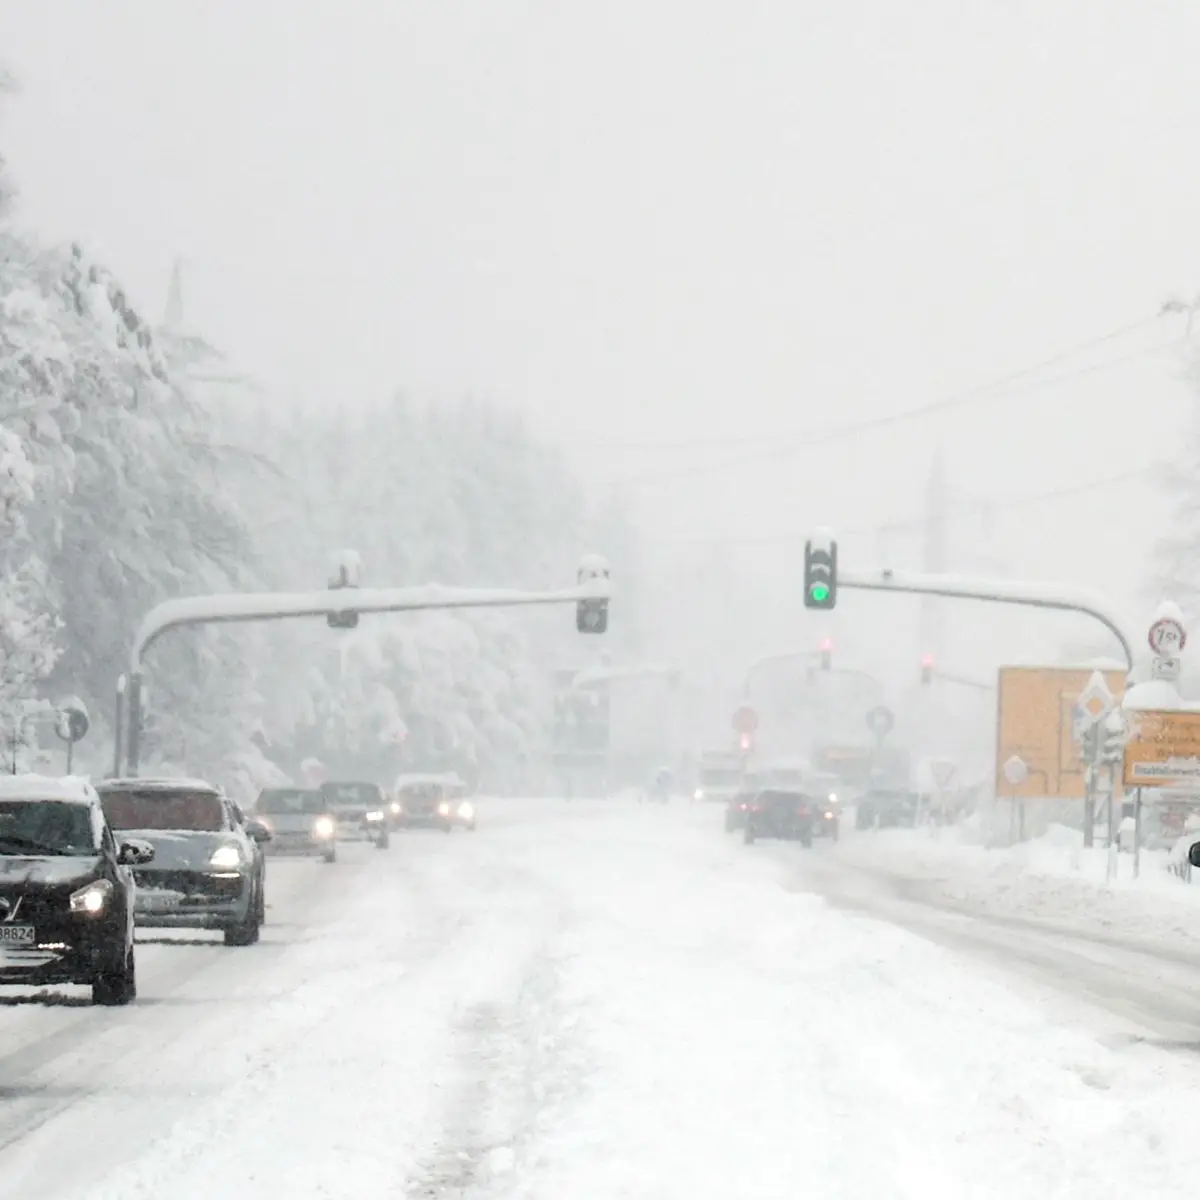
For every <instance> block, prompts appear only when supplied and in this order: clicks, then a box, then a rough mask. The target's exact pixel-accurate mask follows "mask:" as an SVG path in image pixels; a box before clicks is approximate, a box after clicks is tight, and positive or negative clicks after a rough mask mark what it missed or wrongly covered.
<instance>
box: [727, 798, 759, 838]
mask: <svg viewBox="0 0 1200 1200" xmlns="http://www.w3.org/2000/svg"><path fill="white" fill-rule="evenodd" d="M757 794H758V793H757V792H738V793H737V794H736V795H733V796H730V797H729V799H728V801H727V802H726V804H725V832H726V833H732V832H733V831H734V830H735V829H745V828H746V817H747V815H748V814H749V812H750V805H751V804H752V803H753V802H754V797H755V796H756V795H757Z"/></svg>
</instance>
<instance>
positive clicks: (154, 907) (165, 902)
mask: <svg viewBox="0 0 1200 1200" xmlns="http://www.w3.org/2000/svg"><path fill="white" fill-rule="evenodd" d="M178 904H179V897H178V896H153V895H151V896H147V895H141V896H138V898H137V907H138V908H141V909H144V910H145V911H147V912H162V910H163V909H164V908H175V907H176V906H177V905H178Z"/></svg>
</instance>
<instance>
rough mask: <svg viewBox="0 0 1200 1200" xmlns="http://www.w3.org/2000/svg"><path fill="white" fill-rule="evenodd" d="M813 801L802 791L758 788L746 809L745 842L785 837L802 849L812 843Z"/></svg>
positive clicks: (814, 810)
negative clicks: (759, 789)
mask: <svg viewBox="0 0 1200 1200" xmlns="http://www.w3.org/2000/svg"><path fill="white" fill-rule="evenodd" d="M816 808H817V806H816V804H814V803H813V800H812V798H811V797H810V796H807V795H806V794H805V793H803V792H793V791H787V790H785V789H783V788H769V789H767V790H766V791H762V792H759V793H758V795H757V796H755V797H754V799H753V800H752V801H751V802H750V808H749V810H748V811H747V813H746V825H745V833H744V834H743V838H744V840H745V842H746V844H747V845H749V844H750V843H751V842H753V841H755V839H757V838H764V837H768V838H787V839H789V840H793V839H794V840H796V841H798V842H799V843H800V844H801V845H802V846H803V847H804V848H805V849H807V848H808V847H809V846H811V845H812V844H813V832H814V830H813V825H814V823H815V821H816Z"/></svg>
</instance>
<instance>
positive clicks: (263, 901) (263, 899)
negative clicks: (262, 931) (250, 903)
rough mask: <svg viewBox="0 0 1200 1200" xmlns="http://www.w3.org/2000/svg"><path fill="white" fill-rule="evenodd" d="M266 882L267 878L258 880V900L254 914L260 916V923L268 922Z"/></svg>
mask: <svg viewBox="0 0 1200 1200" xmlns="http://www.w3.org/2000/svg"><path fill="white" fill-rule="evenodd" d="M264 883H265V880H264V879H261V878H260V879H259V881H258V900H257V902H256V903H255V905H254V915H255V916H256V917H257V918H258V923H259V924H260V925H265V924H266V923H267V893H266V888H265V887H264Z"/></svg>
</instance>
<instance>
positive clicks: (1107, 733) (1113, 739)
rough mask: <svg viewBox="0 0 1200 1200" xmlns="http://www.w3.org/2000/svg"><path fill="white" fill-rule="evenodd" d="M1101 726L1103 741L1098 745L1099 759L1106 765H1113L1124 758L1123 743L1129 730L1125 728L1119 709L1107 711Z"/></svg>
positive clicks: (1127, 736)
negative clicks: (1107, 713)
mask: <svg viewBox="0 0 1200 1200" xmlns="http://www.w3.org/2000/svg"><path fill="white" fill-rule="evenodd" d="M1100 726H1101V727H1102V728H1103V737H1104V741H1103V743H1102V744H1101V747H1100V761H1101V762H1102V763H1104V764H1105V765H1106V766H1113V765H1115V764H1117V763H1119V762H1123V761H1124V759H1125V743H1126V741H1128V738H1129V731H1128V729H1127V728H1126V725H1125V721H1124V719H1123V718H1122V716H1121V712H1120V710H1119V709H1118V710H1116V711H1114V712H1111V713H1109V715H1108V716H1107V717H1106V718H1105V719H1104V720H1103V721H1101V722H1100Z"/></svg>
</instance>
